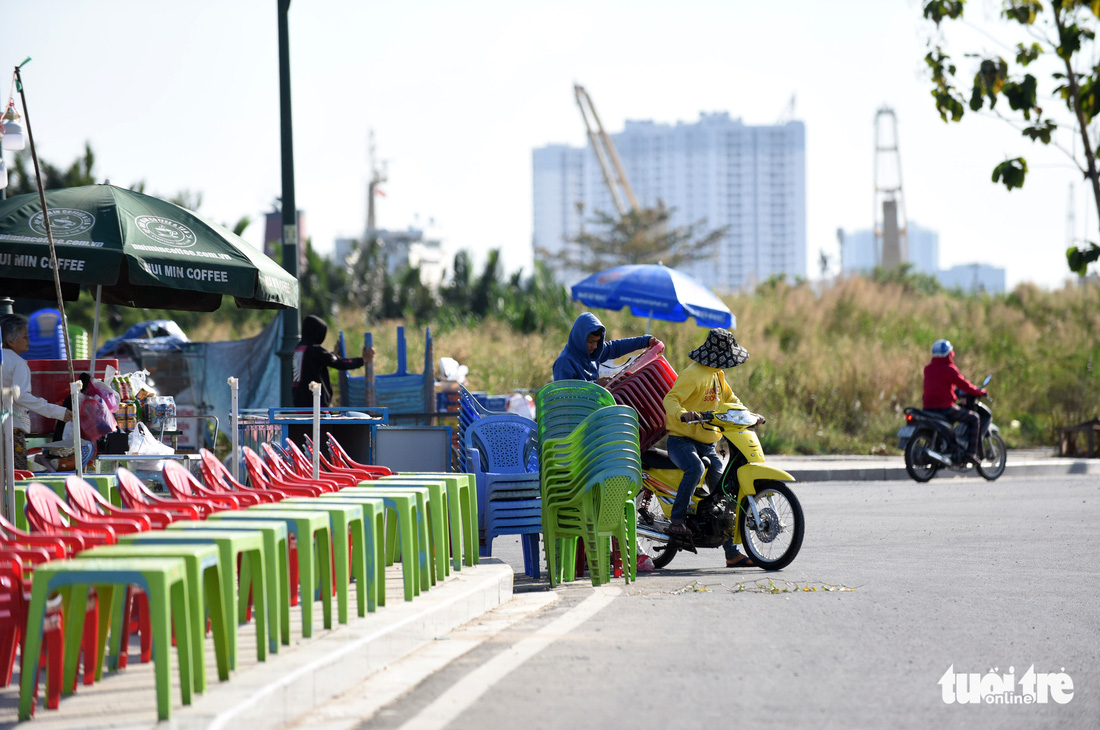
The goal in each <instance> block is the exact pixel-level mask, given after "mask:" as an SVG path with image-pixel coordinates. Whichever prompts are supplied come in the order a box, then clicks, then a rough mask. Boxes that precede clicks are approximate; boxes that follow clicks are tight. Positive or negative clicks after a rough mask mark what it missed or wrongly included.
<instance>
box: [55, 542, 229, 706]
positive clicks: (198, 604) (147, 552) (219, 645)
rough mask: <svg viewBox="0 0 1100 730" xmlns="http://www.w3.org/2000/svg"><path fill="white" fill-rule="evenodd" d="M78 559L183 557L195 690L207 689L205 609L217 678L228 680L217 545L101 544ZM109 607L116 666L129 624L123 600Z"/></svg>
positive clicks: (112, 656)
mask: <svg viewBox="0 0 1100 730" xmlns="http://www.w3.org/2000/svg"><path fill="white" fill-rule="evenodd" d="M76 557H77V558H79V559H81V560H87V559H94V558H106V559H115V558H166V557H170V558H182V559H183V562H184V568H185V569H186V571H187V580H188V583H189V585H190V588H191V591H190V595H189V599H190V603H191V605H190V608H189V610H190V616H191V655H192V657H194V661H193V662H192V664H193V666H194V670H195V678H194V683H195V691H196V692H205V691H206V659H205V656H206V652H205V642H204V641H203V638H204V637H205V636H206V611H207V610H209V611H210V629H211V633H212V634H213V639H214V656H215V659H216V664H217V668H218V679H220V680H221V681H223V682H224V681H225V680H227V679H229V633H228V630H227V629H226V626H225V621H226V616H225V601H224V600H223V599H222V584H221V571H222V569H223V566H222V565H221V564H220V561H219V559H218V548H217V547H215V546H214V545H204V544H198V543H196V544H193V545H133V544H131V545H104V546H102V547H97V548H92V549H91V550H85V551H83V552H81V553H77V555H76ZM114 603H115V604H116V605H115V606H112V609H111V610H112V616H111V626H112V629H111V641H110V652H109V658H108V665H109V666H110V668H111V669H112V670H114V669H117V668H118V657H119V654H120V653H121V652H122V651H125V647H124V644H125V642H126V640H127V638H128V636H129V633H130V632H129V626H127V625H126V624H127V622H126V619H125V618H124V617H123V616H122V603H123V602H122V601H119V600H118V595H117V593H116V595H115V601H114ZM102 639H103V637H100V642H101V643H100V645H99V655H98V656H97V658H96V679H100V678H101V677H102V676H103V655H104V647H103V644H102Z"/></svg>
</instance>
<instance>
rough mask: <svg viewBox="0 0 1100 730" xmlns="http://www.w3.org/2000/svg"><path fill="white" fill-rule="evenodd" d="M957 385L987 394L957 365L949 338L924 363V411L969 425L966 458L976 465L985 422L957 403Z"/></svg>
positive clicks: (940, 342)
mask: <svg viewBox="0 0 1100 730" xmlns="http://www.w3.org/2000/svg"><path fill="white" fill-rule="evenodd" d="M955 388H959V389H960V390H962V391H963V392H965V393H969V394H971V395H978V396H981V395H986V393H987V391H986V390H985V388H979V387H978V386H976V385H974V384H973V383H971V382H970V381H969V380H967V379H966V378H965V377H963V374H962V373H961V372H960V371H959V369H958V368H957V367H956V366H955V348H953V347H952V346H951V343H950V342H948V341H947V340H936V342H935V343H934V344H933V345H932V362H930V363H928V364H927V365H925V366H924V410H926V411H932V412H933V413H937V414H939V415H942V416H944V417H945V418H947V420H949V421H951V422H952V423H956V422H961V423H965V424H966V433H967V435H968V436H969V438H970V446H969V453H968V454H967V458H969V459H970V460H971V461H973V462H974V463H975V464H976V463H978V462H979V461H981V459H980V458H979V456H978V435H979V434H980V433H981V430H982V423H981V420H980V419H979V417H978V414H977V413H975V412H974V411H970V410H967V409H965V408H960V407H959V406H958V405H956V404H955Z"/></svg>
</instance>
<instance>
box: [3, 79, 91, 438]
mask: <svg viewBox="0 0 1100 730" xmlns="http://www.w3.org/2000/svg"><path fill="white" fill-rule="evenodd" d="M30 60H31V59H30V58H29V57H28V58H27V60H26V61H24V62H23V63H21V64H19V65H18V66H16V67H15V88H16V89H18V90H19V100H20V102H22V104H23V117H24V118H25V119H26V120H27V139H29V140H30V142H31V160H33V161H34V179H35V182H37V183H38V199H39V200H41V201H42V222H43V224H44V225H45V226H46V240H47V241H48V242H49V244H50V268H52V269H53V283H54V288H55V290H56V291H57V309H58V311H60V312H61V332H62V336H64V338H65V359H66V361H67V362H68V363H69V382H72V381H74V380H76V374H75V373H74V372H73V347H72V340H70V339H69V320H68V318H67V317H66V316H65V302H64V301H62V298H61V274H60V272H59V270H58V267H57V249H56V248H55V247H54V245H53V230H52V229H51V228H50V212H49V211H48V210H47V209H46V191H45V190H44V189H43V188H42V172H41V170H39V167H38V153H37V152H36V151H35V148H34V132H32V131H31V113H30V110H28V109H27V94H26V92H24V91H23V78H22V77H21V76H20V75H19V69H20V68H21V67H22V66H23V65H24V64H25V63H27V61H30ZM79 407H80V404H79V403H78V402H77V401H76V399H75V398H74V399H73V413H74V414H75V413H76V411H77V409H78V408H79ZM78 440H79V439H78ZM77 450H78V451H79V448H78V449H77Z"/></svg>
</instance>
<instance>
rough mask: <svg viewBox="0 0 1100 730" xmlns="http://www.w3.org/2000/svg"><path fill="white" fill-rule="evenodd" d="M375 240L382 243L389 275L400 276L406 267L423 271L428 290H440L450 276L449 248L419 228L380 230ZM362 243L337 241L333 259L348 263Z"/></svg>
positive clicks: (349, 240)
mask: <svg viewBox="0 0 1100 730" xmlns="http://www.w3.org/2000/svg"><path fill="white" fill-rule="evenodd" d="M374 236H375V238H377V239H379V240H380V241H381V243H382V258H383V259H384V260H385V263H386V271H388V272H389V273H390V274H396V273H397V272H398V271H400V270H401V269H402V268H404V267H406V266H410V267H417V266H419V267H420V281H421V282H423V283H424V284H425V285H427V286H431V287H439V286H440V285H442V283H443V278H444V276H445V275H446V274H447V270H448V266H449V265H450V263H451V262H450V260H448V258H447V256H448V251H447V247H446V246H445V245H444V244H443V242H442V241H440V240H439V239H438V238H434V237H433V238H429V237H427V236H426V235H425V233H424V231H423V230H421V229H419V228H413V227H411V226H410V227H409V228H408V229H406V230H403V231H391V230H386V229H381V228H380V229H377V230H375V231H374ZM357 245H358V241H357V240H356V239H354V238H337V239H336V245H335V247H334V250H333V255H334V257H335V259H336V260H337V261H346V260H347V257H348V256H349V255H350V254H351V252H352V251H353V250H355V247H356V246H357Z"/></svg>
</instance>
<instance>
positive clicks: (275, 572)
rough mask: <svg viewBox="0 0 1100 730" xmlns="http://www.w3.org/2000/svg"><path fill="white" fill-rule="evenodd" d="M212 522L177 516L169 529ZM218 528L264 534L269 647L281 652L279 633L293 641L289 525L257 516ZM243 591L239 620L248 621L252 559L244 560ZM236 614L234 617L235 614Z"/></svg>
mask: <svg viewBox="0 0 1100 730" xmlns="http://www.w3.org/2000/svg"><path fill="white" fill-rule="evenodd" d="M211 526H212V525H211V523H209V522H206V521H202V520H176V521H175V522H173V523H171V524H169V525H168V528H167V529H169V530H209V529H210V528H211ZM216 527H217V529H219V530H229V531H231V532H240V531H242V530H243V531H253V532H260V533H262V534H263V540H264V557H265V559H266V560H267V563H266V565H267V569H266V576H267V596H268V599H267V609H268V611H267V618H268V627H269V631H270V637H269V638H268V649H269V650H270V651H271V652H272V653H278V651H279V642H278V641H277V640H276V639H275V637H276V636H279V637H280V638H281V639H282V643H283V644H284V645H287V644H290V571H289V567H288V566H289V562H288V555H289V552H288V547H287V546H288V544H289V540H288V539H287V535H288V534H289V533H288V531H287V527H286V525H282V524H279V523H277V522H272V523H264V522H256V521H255V520H252V521H248V520H241V521H240V522H234V521H232V520H219V521H218V523H217V526H216ZM238 585H239V588H238V590H239V592H240V594H241V595H242V596H244V597H245V598H244V600H242V601H241V602H240V603H239V604H238V606H237V623H242V624H243V623H245V619H246V616H247V613H248V610H247V609H248V598H247V596H248V592H249V590H251V588H252V563H251V562H247V561H246V562H244V563H243V564H242V565H241V572H240V576H239V580H238ZM231 618H232V617H231Z"/></svg>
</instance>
